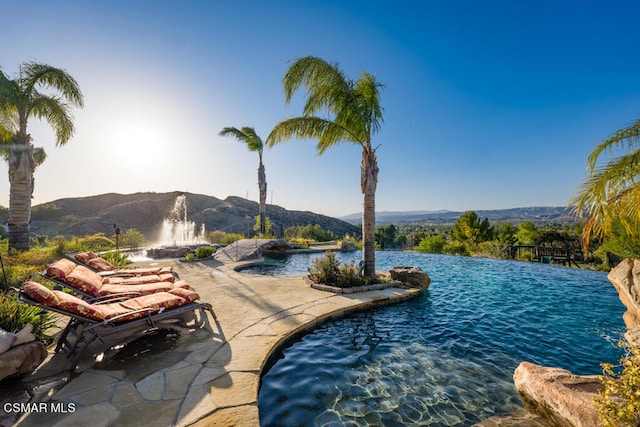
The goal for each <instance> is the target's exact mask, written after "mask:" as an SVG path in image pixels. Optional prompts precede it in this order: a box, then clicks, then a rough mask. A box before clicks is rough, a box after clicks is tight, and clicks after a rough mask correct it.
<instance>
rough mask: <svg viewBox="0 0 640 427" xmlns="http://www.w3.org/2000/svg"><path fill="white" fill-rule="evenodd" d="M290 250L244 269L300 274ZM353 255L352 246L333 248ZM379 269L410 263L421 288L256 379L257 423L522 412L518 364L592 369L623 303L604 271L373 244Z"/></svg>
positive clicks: (442, 419) (353, 319)
mask: <svg viewBox="0 0 640 427" xmlns="http://www.w3.org/2000/svg"><path fill="white" fill-rule="evenodd" d="M314 256H321V255H308V254H305V255H295V256H290V257H287V258H286V259H284V260H270V261H269V262H267V263H266V265H264V266H261V267H255V268H253V269H249V270H244V271H243V272H246V273H257V274H302V273H305V272H306V269H307V268H308V267H309V266H310V262H311V261H310V259H311V258H312V257H314ZM341 257H342V259H343V260H349V259H360V257H361V254H360V252H355V253H350V254H341ZM376 257H377V259H376V264H377V268H378V269H379V270H388V269H389V268H390V267H392V266H394V265H417V266H419V267H421V268H422V269H423V270H424V271H426V272H428V274H429V275H430V277H431V279H432V283H431V286H430V288H429V290H428V291H427V292H426V293H425V294H424V295H422V296H420V297H418V298H415V299H413V300H411V301H407V302H404V303H400V304H396V305H391V306H386V307H380V308H378V309H375V310H370V311H366V312H361V313H356V314H352V315H349V316H347V317H345V318H342V319H340V320H336V321H331V322H327V323H325V324H322V325H320V326H318V327H317V328H315V329H314V330H312V331H310V332H309V333H308V334H305V335H304V336H303V337H301V338H300V339H299V340H297V341H296V342H294V343H293V344H292V345H291V346H289V347H287V348H285V349H284V350H283V351H282V352H281V354H280V357H279V360H277V362H276V363H275V364H274V365H273V366H272V367H271V369H270V370H269V371H268V372H267V373H266V374H265V375H264V376H263V378H262V385H261V389H260V394H259V408H260V424H261V425H263V426H277V425H282V426H291V425H297V426H307V425H308V426H312V425H313V426H325V425H327V426H329V425H331V426H334V425H350V426H365V425H382V426H393V425H434V426H436V425H437V426H467V425H471V424H473V423H476V422H480V421H482V420H485V419H486V418H488V417H491V416H493V415H507V414H509V413H510V412H513V411H514V410H516V409H519V408H521V407H522V406H521V403H520V400H519V398H518V395H517V393H516V391H515V389H514V387H513V379H512V378H513V371H514V369H515V368H516V367H517V365H518V364H519V363H520V362H521V361H523V360H527V361H530V362H533V363H537V364H541V365H545V366H554V367H560V368H565V369H569V370H571V371H572V372H574V373H575V374H598V373H600V372H601V371H600V366H599V364H600V362H602V361H606V362H615V361H617V360H618V358H619V357H620V350H619V349H618V348H617V347H616V345H615V344H616V342H617V341H619V340H620V339H621V338H622V334H623V333H624V323H623V321H622V313H623V312H624V307H623V305H622V303H620V301H619V299H618V295H617V293H616V291H615V290H614V288H613V286H612V285H611V284H610V283H609V281H608V280H607V278H606V274H604V273H599V272H593V271H586V270H577V269H569V268H565V267H558V266H550V265H540V264H531V263H522V262H512V261H503V260H492V259H482V258H469V257H452V256H444V255H431V254H420V253H403V252H378V253H377V254H376Z"/></svg>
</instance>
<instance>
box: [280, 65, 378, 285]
mask: <svg viewBox="0 0 640 427" xmlns="http://www.w3.org/2000/svg"><path fill="white" fill-rule="evenodd" d="M283 85H284V92H285V99H286V102H287V104H289V103H290V101H291V98H292V97H293V94H294V93H295V92H296V91H297V90H298V89H300V88H301V87H304V88H305V89H306V90H307V99H306V103H305V105H304V108H303V110H302V116H301V117H295V118H291V119H286V120H284V121H281V122H280V123H278V124H276V126H275V127H274V128H273V130H272V131H271V134H270V135H269V136H268V137H267V145H269V146H270V147H271V146H273V145H274V144H277V143H279V142H282V141H286V140H289V139H292V138H309V139H317V140H318V143H317V146H316V148H317V150H318V154H319V155H320V154H322V153H324V152H325V150H326V149H328V148H330V147H334V146H336V145H338V144H339V143H341V142H351V143H354V144H358V145H360V146H361V147H362V163H361V165H360V189H361V191H362V194H363V199H364V202H363V209H362V238H363V255H362V256H363V259H364V274H365V276H367V277H371V278H375V222H376V218H375V194H376V187H377V184H378V170H379V169H378V161H377V158H376V149H374V148H373V147H372V145H371V136H372V135H373V134H374V133H375V132H377V131H378V130H379V129H380V124H381V122H382V121H383V119H382V108H381V107H380V95H379V89H380V88H381V87H382V84H380V83H378V82H376V79H375V77H374V76H372V75H371V74H369V73H367V72H363V73H362V74H361V75H360V77H359V78H358V80H357V81H355V82H354V81H352V80H351V79H349V78H348V77H347V76H346V75H345V74H344V73H343V72H342V71H341V70H340V69H339V68H338V64H336V63H330V62H327V61H325V60H323V59H320V58H316V57H313V56H307V57H304V58H298V59H296V60H295V61H294V62H293V63H292V64H291V66H290V67H289V69H288V70H287V73H286V74H285V76H284V79H283ZM320 112H325V113H327V116H326V117H319V116H317V115H316V114H317V113H320Z"/></svg>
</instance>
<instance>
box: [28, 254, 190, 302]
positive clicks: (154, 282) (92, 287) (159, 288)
mask: <svg viewBox="0 0 640 427" xmlns="http://www.w3.org/2000/svg"><path fill="white" fill-rule="evenodd" d="M39 274H40V275H41V276H42V277H44V278H45V279H48V280H51V281H53V282H55V283H57V284H58V285H61V286H63V287H65V288H68V289H71V290H72V291H74V292H77V293H79V294H80V295H82V296H83V297H84V299H93V298H97V297H104V296H108V295H113V294H121V293H135V294H137V296H142V295H148V294H152V293H156V292H167V291H170V290H171V289H175V288H185V289H188V288H189V284H188V283H187V282H186V281H185V280H178V281H177V282H172V281H170V280H169V278H168V277H163V276H158V275H151V274H150V275H147V276H136V277H127V278H121V277H102V276H100V275H98V274H97V273H96V272H94V271H91V270H89V269H88V268H87V267H84V266H82V265H78V264H75V263H73V262H72V261H70V260H68V259H65V258H63V259H60V260H58V261H56V262H54V263H53V264H51V265H49V266H48V267H47V269H46V270H45V271H44V272H42V273H39ZM171 277H172V278H173V276H171ZM163 278H164V279H165V280H164V281H163V280H162V279H163Z"/></svg>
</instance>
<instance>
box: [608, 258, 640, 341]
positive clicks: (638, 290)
mask: <svg viewBox="0 0 640 427" xmlns="http://www.w3.org/2000/svg"><path fill="white" fill-rule="evenodd" d="M609 281H610V282H611V283H613V286H614V287H615V288H616V291H618V296H619V297H620V301H621V302H622V304H624V305H625V307H627V311H626V312H625V313H624V314H623V315H622V319H623V320H624V323H625V325H626V326H627V330H628V334H627V339H630V337H634V336H637V335H638V333H639V332H640V260H637V259H636V260H634V259H625V260H624V261H622V262H621V263H620V264H618V265H617V266H616V267H615V268H614V269H613V270H611V272H610V273H609Z"/></svg>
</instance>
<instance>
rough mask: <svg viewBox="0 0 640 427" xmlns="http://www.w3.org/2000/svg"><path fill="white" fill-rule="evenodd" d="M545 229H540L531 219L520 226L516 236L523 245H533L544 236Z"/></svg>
mask: <svg viewBox="0 0 640 427" xmlns="http://www.w3.org/2000/svg"><path fill="white" fill-rule="evenodd" d="M543 234H544V231H542V230H540V229H539V228H538V227H537V226H536V225H535V224H534V223H532V222H531V221H525V222H523V223H522V224H520V225H519V226H518V232H517V233H516V234H515V238H516V239H517V241H518V243H520V244H521V245H532V244H534V243H535V242H537V241H538V239H540V237H542V235H543Z"/></svg>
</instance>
